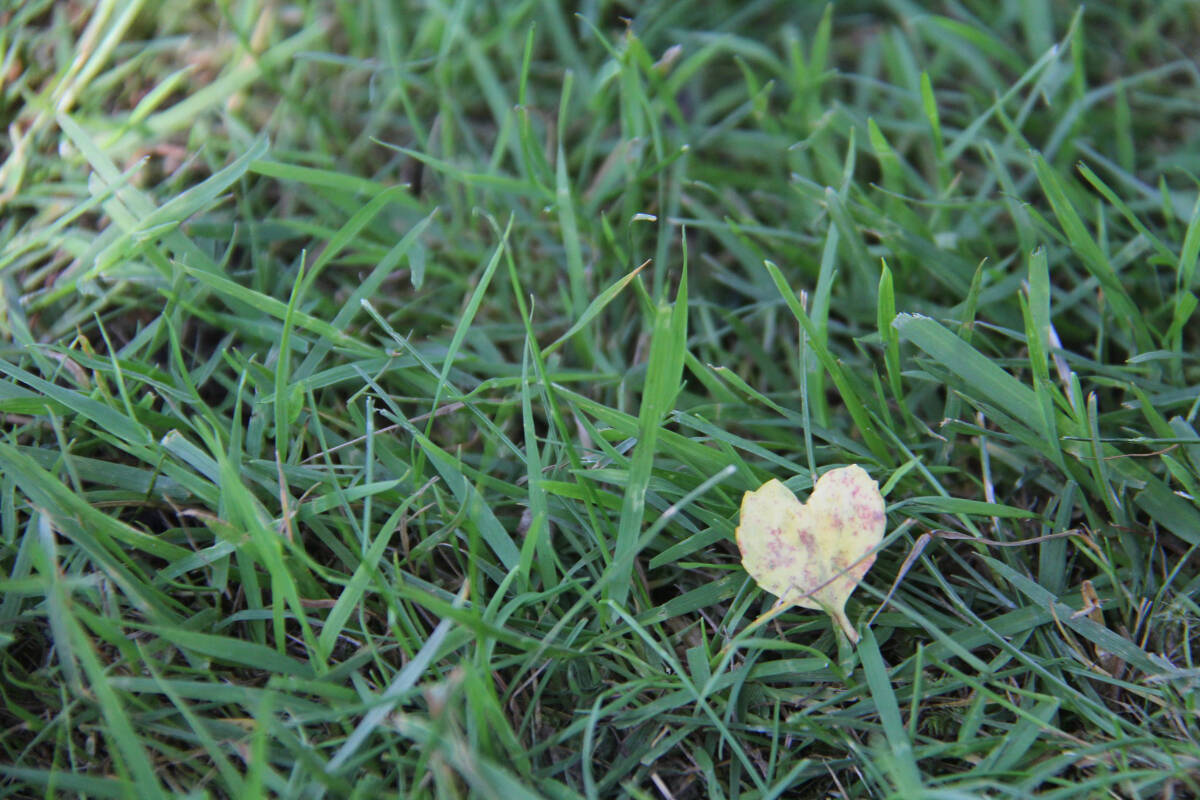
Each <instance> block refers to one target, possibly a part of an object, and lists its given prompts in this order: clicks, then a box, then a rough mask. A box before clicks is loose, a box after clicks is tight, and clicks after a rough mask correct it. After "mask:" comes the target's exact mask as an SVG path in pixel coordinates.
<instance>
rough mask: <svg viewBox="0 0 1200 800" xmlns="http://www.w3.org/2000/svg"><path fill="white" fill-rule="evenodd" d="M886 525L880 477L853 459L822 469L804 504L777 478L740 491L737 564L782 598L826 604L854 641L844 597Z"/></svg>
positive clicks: (872, 555) (866, 566)
mask: <svg viewBox="0 0 1200 800" xmlns="http://www.w3.org/2000/svg"><path fill="white" fill-rule="evenodd" d="M885 527H886V518H885V516H884V506H883V495H881V494H880V493H879V484H878V483H876V482H875V481H874V480H872V479H871V476H870V475H868V474H867V471H866V470H865V469H863V468H862V467H860V466H858V465H856V464H855V465H851V466H849V467H840V468H838V469H832V470H830V471H829V472H826V473H825V474H824V475H822V476H821V478H820V480H818V481H817V485H816V486H815V487H813V491H812V494H811V495H810V496H809V498H808V502H807V503H801V502H800V501H799V500H797V499H796V495H794V494H792V492H791V490H790V489H788V488H787V487H786V486H784V485H783V484H782V483H780V482H779V481H777V480H774V479H772V480H769V481H767V482H766V483H764V484H763V485H762V486H760V487H759V488H758V489H757V490H756V491H753V492H746V494H745V495H744V496H743V497H742V518H741V524H740V525H738V529H737V543H738V549H739V550H741V552H742V566H743V567H745V568H746V572H748V573H749V574H750V577H752V578H754V580H755V581H757V582H758V585H759V586H761V587H762V588H763V589H765V590H767V591H768V592H770V593H771V594H773V595H777V596H778V597H779V602H780V603H781V604H783V605H798V606H803V607H804V608H812V609H816V610H818V611H824V612H825V613H826V614H828V615H829V616H831V617H833V619H834V621H836V622H837V624H838V625H839V626H840V627H841V629H842V631H843V632H844V633H845V634H846V637H847V638H849V639H850V641H851V642H853V643H855V644H857V643H858V632H857V631H855V630H854V626H853V625H852V624H851V623H850V620H849V619H847V617H846V600H847V598H849V597H850V593H851V592H853V591H854V587H856V586H858V584H859V582H860V581H862V579H863V576H864V575H866V574H867V570H869V569H870V568H871V565H872V564H874V563H875V553H874V550H875V548H876V547H877V546H878V545H879V542H880V541H882V540H883V531H884V528H885Z"/></svg>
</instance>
